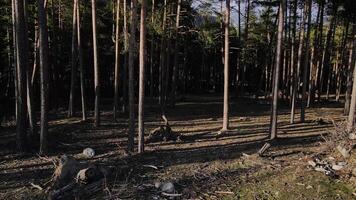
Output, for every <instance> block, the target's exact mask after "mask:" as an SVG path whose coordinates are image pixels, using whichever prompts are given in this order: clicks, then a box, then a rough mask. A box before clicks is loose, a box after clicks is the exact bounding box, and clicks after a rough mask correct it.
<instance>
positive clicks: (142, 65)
mask: <svg viewBox="0 0 356 200" xmlns="http://www.w3.org/2000/svg"><path fill="white" fill-rule="evenodd" d="M146 10H147V1H146V0H142V2H141V23H140V77H139V81H140V83H139V93H138V94H139V97H138V152H139V153H142V152H143V151H144V141H145V128H144V106H145V65H146V15H147V13H146Z"/></svg>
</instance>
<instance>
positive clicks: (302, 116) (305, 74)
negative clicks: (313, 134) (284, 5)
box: [300, 0, 312, 122]
mask: <svg viewBox="0 0 356 200" xmlns="http://www.w3.org/2000/svg"><path fill="white" fill-rule="evenodd" d="M305 4H306V6H307V7H306V12H305V14H307V13H308V14H307V15H308V16H306V17H308V22H307V24H306V25H305V24H304V27H306V26H308V29H307V35H306V38H305V55H304V64H303V65H304V70H303V85H302V101H301V107H300V121H301V122H304V121H305V100H306V91H307V81H308V79H307V78H308V73H309V39H310V30H311V27H310V21H311V4H312V2H311V0H307V1H306V2H305ZM309 92H310V91H309Z"/></svg>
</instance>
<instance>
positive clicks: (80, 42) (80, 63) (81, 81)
mask: <svg viewBox="0 0 356 200" xmlns="http://www.w3.org/2000/svg"><path fill="white" fill-rule="evenodd" d="M80 24H81V22H80V0H77V37H78V38H77V48H78V57H79V69H80V91H81V100H82V120H83V121H85V120H86V118H87V117H86V109H85V85H84V67H83V49H82V41H81V40H82V38H81V30H80Z"/></svg>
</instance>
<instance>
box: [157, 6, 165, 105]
mask: <svg viewBox="0 0 356 200" xmlns="http://www.w3.org/2000/svg"><path fill="white" fill-rule="evenodd" d="M163 9H164V10H163V20H162V39H161V49H160V65H159V86H158V90H159V92H158V93H159V98H158V100H159V104H160V105H161V109H162V110H163V104H164V90H165V88H164V87H163V80H164V77H165V73H164V71H165V69H164V67H165V66H166V54H165V53H166V32H165V31H166V22H167V0H164V7H163Z"/></svg>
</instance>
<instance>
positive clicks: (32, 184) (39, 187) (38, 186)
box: [30, 182, 43, 191]
mask: <svg viewBox="0 0 356 200" xmlns="http://www.w3.org/2000/svg"><path fill="white" fill-rule="evenodd" d="M30 185H31V186H32V187H34V188H36V189H38V190H40V191H42V190H43V188H42V187H41V186H40V185H37V184H34V183H31V182H30Z"/></svg>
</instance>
